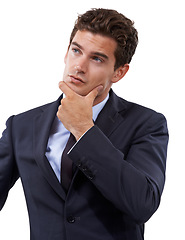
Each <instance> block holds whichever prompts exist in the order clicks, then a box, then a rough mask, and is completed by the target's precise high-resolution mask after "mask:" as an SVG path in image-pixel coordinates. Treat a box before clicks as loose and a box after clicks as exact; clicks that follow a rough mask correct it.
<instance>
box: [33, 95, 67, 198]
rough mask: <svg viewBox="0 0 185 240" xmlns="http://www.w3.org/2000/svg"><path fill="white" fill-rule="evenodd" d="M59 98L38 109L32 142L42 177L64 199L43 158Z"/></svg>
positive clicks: (62, 192)
mask: <svg viewBox="0 0 185 240" xmlns="http://www.w3.org/2000/svg"><path fill="white" fill-rule="evenodd" d="M61 98H62V96H61V97H59V98H58V100H57V101H55V102H53V103H51V104H47V105H45V106H43V107H41V108H40V114H38V115H37V116H36V117H35V121H34V130H33V131H34V132H33V141H34V152H35V159H36V162H37V164H38V166H39V167H40V169H41V170H42V172H43V175H44V176H45V178H46V180H47V181H48V183H49V184H50V185H51V186H52V187H53V189H54V190H55V191H56V192H57V193H58V195H59V196H60V197H61V198H63V199H65V198H66V194H65V192H64V190H63V188H62V187H61V185H60V183H59V181H58V179H57V177H56V175H55V173H54V171H53V169H52V167H51V166H50V164H49V162H48V160H47V158H46V156H45V152H46V147H47V142H48V138H49V134H50V128H51V126H52V123H53V120H54V118H55V116H56V112H57V110H58V106H59V104H60V101H61Z"/></svg>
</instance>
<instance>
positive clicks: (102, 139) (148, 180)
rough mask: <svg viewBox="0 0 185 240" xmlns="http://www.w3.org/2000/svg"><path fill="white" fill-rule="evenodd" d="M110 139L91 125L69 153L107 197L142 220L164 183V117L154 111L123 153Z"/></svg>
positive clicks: (157, 199) (150, 211)
mask: <svg viewBox="0 0 185 240" xmlns="http://www.w3.org/2000/svg"><path fill="white" fill-rule="evenodd" d="M119 134H121V132H120V133H119ZM110 139H111V138H110ZM110 139H108V138H107V137H106V136H105V135H104V134H103V133H102V132H101V130H100V129H99V128H98V127H97V126H94V127H92V128H91V129H90V130H89V131H88V132H87V133H86V134H85V135H84V136H83V137H82V139H81V140H80V141H79V142H78V144H76V146H75V147H74V148H73V149H72V151H71V152H70V153H69V156H70V158H71V159H72V160H73V162H74V163H75V164H76V165H77V167H78V168H79V169H80V170H81V171H82V172H83V173H84V174H85V175H86V176H87V178H88V179H89V180H90V181H92V182H93V184H94V185H95V186H96V188H97V189H98V190H99V191H100V192H101V193H102V195H103V196H104V197H105V198H106V199H107V200H109V201H111V202H112V203H113V204H114V205H115V207H116V208H118V209H119V210H120V211H122V212H124V213H125V214H126V215H128V216H129V217H131V219H133V220H134V221H135V222H136V223H138V224H141V223H144V222H146V221H147V220H148V219H149V218H150V217H151V216H152V214H153V213H154V212H155V211H156V209H157V208H158V206H159V203H160V197H161V194H162V191H163V187H164V182H165V167H166V152H167V143H168V131H167V125H166V120H165V118H164V116H163V115H161V114H155V116H153V117H152V118H151V119H150V120H149V121H148V122H147V123H146V124H145V127H144V131H143V130H142V133H141V132H140V133H139V134H136V135H135V136H134V137H133V139H132V141H131V144H129V150H128V153H127V155H126V156H124V152H122V151H120V150H119V149H117V148H116V147H115V146H114V145H113V143H112V142H111V140H110Z"/></svg>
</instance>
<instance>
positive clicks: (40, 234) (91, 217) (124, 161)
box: [0, 90, 168, 240]
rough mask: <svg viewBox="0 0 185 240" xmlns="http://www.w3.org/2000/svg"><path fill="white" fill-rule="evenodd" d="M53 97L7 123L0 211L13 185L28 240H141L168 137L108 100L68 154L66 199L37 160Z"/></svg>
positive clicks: (0, 155)
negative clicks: (21, 197)
mask: <svg viewBox="0 0 185 240" xmlns="http://www.w3.org/2000/svg"><path fill="white" fill-rule="evenodd" d="M60 100H61V97H60V98H59V99H58V100H57V101H56V102H53V103H50V104H47V105H44V106H42V107H38V108H35V109H33V110H30V111H27V112H25V113H22V114H19V115H16V116H12V117H10V118H9V119H8V121H7V128H6V130H5V131H4V132H3V136H2V138H1V140H0V209H1V208H2V207H3V205H4V203H5V201H6V198H7V195H8V191H9V189H10V188H11V187H12V186H13V185H14V183H15V181H16V180H17V179H18V177H20V178H21V181H22V184H23V188H24V192H25V197H26V202H27V207H28V213H29V219H30V239H31V240H66V239H67V240H141V239H144V237H143V236H144V223H145V222H146V221H147V220H148V219H149V218H150V217H151V216H152V214H153V213H154V212H155V211H156V209H157V208H158V206H159V203H160V197H161V194H162V191H163V187H164V181H165V165H166V152H167V142H168V131H167V125H166V120H165V118H164V116H163V115H162V114H160V113H156V112H155V111H153V110H150V109H147V108H145V107H142V106H139V105H137V104H134V103H130V102H127V101H126V100H123V99H121V98H119V97H118V96H116V95H115V94H114V92H113V91H112V90H111V91H110V98H109V100H108V102H107V103H106V105H105V107H104V108H103V110H102V111H101V112H100V114H99V116H98V118H97V120H96V122H95V126H94V127H92V128H91V129H90V130H89V131H88V132H87V133H86V134H85V135H84V136H83V137H82V138H81V140H80V141H79V142H78V143H77V144H76V145H75V147H74V148H73V149H72V151H71V152H70V153H69V156H70V158H71V159H72V161H73V163H74V174H73V179H72V182H71V185H70V188H69V191H68V193H67V194H66V193H65V191H64V190H63V188H62V186H61V184H60V183H59V181H58V180H57V177H56V176H55V173H54V172H53V170H52V168H51V166H50V164H49V162H48V160H47V159H46V157H45V151H46V146H47V142H48V138H49V134H50V128H51V126H52V123H53V120H54V117H55V115H56V112H57V109H58V106H59V104H60Z"/></svg>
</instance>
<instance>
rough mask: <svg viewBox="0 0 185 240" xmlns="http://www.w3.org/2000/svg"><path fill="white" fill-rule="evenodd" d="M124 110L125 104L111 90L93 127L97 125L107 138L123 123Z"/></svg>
mask: <svg viewBox="0 0 185 240" xmlns="http://www.w3.org/2000/svg"><path fill="white" fill-rule="evenodd" d="M126 108H127V105H126V102H125V101H124V100H123V99H120V98H119V97H118V96H117V95H116V94H115V93H114V92H113V91H112V89H111V90H110V97H109V100H108V101H107V103H106V104H105V106H104V108H103V109H102V111H101V112H100V114H99V115H98V118H97V120H96V121H95V125H97V126H98V127H99V128H100V129H101V131H102V132H103V133H104V134H105V135H106V136H107V137H109V136H110V135H111V133H112V132H113V131H115V129H116V128H117V127H118V126H119V125H120V124H121V123H122V122H123V120H124V117H123V112H124V111H125V110H126Z"/></svg>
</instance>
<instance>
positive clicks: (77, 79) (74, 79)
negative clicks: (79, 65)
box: [69, 74, 84, 83]
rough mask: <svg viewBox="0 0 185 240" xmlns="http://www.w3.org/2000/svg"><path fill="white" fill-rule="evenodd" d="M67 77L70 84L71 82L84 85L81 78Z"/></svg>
mask: <svg viewBox="0 0 185 240" xmlns="http://www.w3.org/2000/svg"><path fill="white" fill-rule="evenodd" d="M69 77H70V79H71V82H73V83H78V82H81V83H84V81H83V80H82V79H81V78H79V77H78V76H75V75H71V74H70V75H69Z"/></svg>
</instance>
